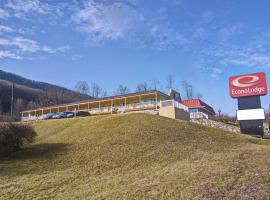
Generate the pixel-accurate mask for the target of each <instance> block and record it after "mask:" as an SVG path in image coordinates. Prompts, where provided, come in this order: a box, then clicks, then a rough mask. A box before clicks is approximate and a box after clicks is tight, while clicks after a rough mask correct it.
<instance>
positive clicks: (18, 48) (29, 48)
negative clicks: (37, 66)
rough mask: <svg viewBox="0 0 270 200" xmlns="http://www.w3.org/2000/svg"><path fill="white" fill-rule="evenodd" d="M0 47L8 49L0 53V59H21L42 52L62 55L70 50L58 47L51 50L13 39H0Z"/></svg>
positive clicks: (34, 42) (67, 47) (28, 41)
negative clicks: (26, 55) (27, 54)
mask: <svg viewBox="0 0 270 200" xmlns="http://www.w3.org/2000/svg"><path fill="white" fill-rule="evenodd" d="M0 46H2V47H4V48H6V49H8V50H6V51H0V52H1V54H0V58H14V59H22V58H23V56H22V55H25V54H26V53H36V52H44V53H49V54H56V53H63V52H66V51H68V50H69V49H70V46H68V45H66V46H60V47H56V48H52V47H49V46H46V45H45V46H42V45H39V44H38V43H37V42H36V41H34V40H31V39H27V38H22V37H15V38H13V39H5V38H0Z"/></svg>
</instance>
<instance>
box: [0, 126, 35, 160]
mask: <svg viewBox="0 0 270 200" xmlns="http://www.w3.org/2000/svg"><path fill="white" fill-rule="evenodd" d="M36 135H37V133H36V132H35V131H34V129H33V128H32V127H31V126H29V125H23V124H15V123H2V124H0V155H9V154H11V153H13V152H15V151H18V150H21V149H22V147H23V146H24V145H25V144H27V143H31V142H33V140H34V138H35V137H36Z"/></svg>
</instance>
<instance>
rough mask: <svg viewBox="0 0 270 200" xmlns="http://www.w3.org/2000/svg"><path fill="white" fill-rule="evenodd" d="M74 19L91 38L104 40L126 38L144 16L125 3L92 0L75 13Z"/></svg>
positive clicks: (80, 28)
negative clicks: (103, 2)
mask: <svg viewBox="0 0 270 200" xmlns="http://www.w3.org/2000/svg"><path fill="white" fill-rule="evenodd" d="M72 20H73V21H74V22H75V23H77V24H78V30H79V31H81V32H84V33H86V34H87V35H88V37H89V39H90V40H92V41H103V40H116V39H121V38H125V37H126V36H128V35H129V34H132V30H134V29H135V28H138V25H139V24H140V23H141V22H142V21H143V20H144V18H143V16H142V15H141V14H140V13H138V12H137V11H136V10H134V9H131V8H130V7H129V6H128V5H125V4H123V3H112V4H102V3H95V1H93V0H90V1H89V2H87V3H86V5H85V7H84V8H82V9H78V10H77V11H76V12H75V13H74V15H73V16H72Z"/></svg>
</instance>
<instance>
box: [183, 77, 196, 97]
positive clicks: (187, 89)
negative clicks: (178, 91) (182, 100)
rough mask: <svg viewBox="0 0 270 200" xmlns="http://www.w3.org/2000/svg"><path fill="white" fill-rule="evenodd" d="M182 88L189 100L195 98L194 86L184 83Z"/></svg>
mask: <svg viewBox="0 0 270 200" xmlns="http://www.w3.org/2000/svg"><path fill="white" fill-rule="evenodd" d="M182 86H183V88H184V92H185V94H186V98H187V99H193V98H194V91H193V86H192V85H191V84H189V83H188V82H186V81H182Z"/></svg>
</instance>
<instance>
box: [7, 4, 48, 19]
mask: <svg viewBox="0 0 270 200" xmlns="http://www.w3.org/2000/svg"><path fill="white" fill-rule="evenodd" d="M6 7H7V8H10V9H12V10H14V11H16V12H17V17H19V16H20V15H22V14H23V13H31V12H37V13H39V14H47V13H48V12H49V11H50V7H49V6H48V5H47V4H43V3H41V2H40V1H39V0H9V1H8V3H7V4H6Z"/></svg>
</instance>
